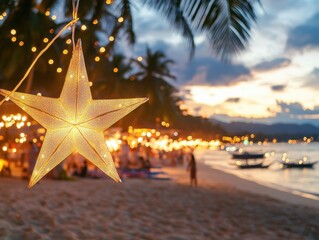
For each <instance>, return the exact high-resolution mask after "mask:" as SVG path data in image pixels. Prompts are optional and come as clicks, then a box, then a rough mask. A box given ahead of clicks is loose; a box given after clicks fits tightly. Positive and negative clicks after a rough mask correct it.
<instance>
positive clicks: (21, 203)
mask: <svg viewBox="0 0 319 240" xmlns="http://www.w3.org/2000/svg"><path fill="white" fill-rule="evenodd" d="M198 167H199V173H198V174H199V187H197V188H195V187H190V186H189V185H188V178H187V177H188V175H187V174H188V173H187V172H186V171H185V169H184V168H180V167H179V168H165V169H164V170H165V171H167V172H169V173H170V174H171V176H172V177H173V178H174V180H173V181H159V180H142V179H128V180H125V181H124V182H123V183H122V184H117V183H114V182H113V181H111V180H108V179H79V180H75V181H57V180H47V179H44V180H41V181H40V183H39V184H37V185H36V186H35V187H33V188H32V189H28V188H27V182H26V181H23V180H20V179H14V178H1V179H0V192H1V194H0V206H1V207H0V216H1V218H0V239H32V240H33V239H59V240H60V239H61V240H63V239H167V240H182V239H231V240H234V239H258V240H259V239H271V240H275V239H285V238H287V239H288V238H289V240H292V239H296V240H297V239H298V240H300V239H318V238H319V227H318V223H319V208H316V206H313V207H309V206H306V205H307V204H306V205H305V204H303V203H302V202H299V203H298V204H292V203H290V202H291V201H289V202H288V203H286V202H283V201H280V200H278V199H276V198H275V197H273V196H271V194H262V193H258V194H252V193H251V192H247V191H245V189H241V188H239V187H238V186H237V185H238V182H240V181H244V180H241V179H239V178H238V179H236V181H237V183H236V182H235V183H234V182H232V180H231V179H229V175H228V174H224V173H222V172H219V171H216V170H211V169H209V168H208V167H205V166H203V165H201V164H198ZM207 174H208V175H207ZM230 178H231V177H230ZM225 179H228V180H227V181H226V180H225ZM244 182H245V181H244ZM239 185H240V183H239ZM255 187H256V186H255ZM257 188H258V186H257ZM278 192H279V191H278ZM286 194H288V193H286ZM288 196H290V197H291V198H294V197H295V196H293V195H291V194H288Z"/></svg>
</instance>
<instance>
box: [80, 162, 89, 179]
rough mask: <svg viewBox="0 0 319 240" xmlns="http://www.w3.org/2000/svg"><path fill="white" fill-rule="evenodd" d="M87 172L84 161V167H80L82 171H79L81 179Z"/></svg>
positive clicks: (86, 165) (86, 164)
mask: <svg viewBox="0 0 319 240" xmlns="http://www.w3.org/2000/svg"><path fill="white" fill-rule="evenodd" d="M87 171H88V163H87V161H86V160H84V165H83V166H82V169H81V175H80V176H81V177H86V174H87Z"/></svg>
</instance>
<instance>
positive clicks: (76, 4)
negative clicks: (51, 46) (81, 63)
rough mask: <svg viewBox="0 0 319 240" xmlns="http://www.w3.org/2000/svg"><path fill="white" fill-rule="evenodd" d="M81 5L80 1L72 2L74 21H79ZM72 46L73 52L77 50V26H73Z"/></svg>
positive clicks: (74, 0) (73, 0)
mask: <svg viewBox="0 0 319 240" xmlns="http://www.w3.org/2000/svg"><path fill="white" fill-rule="evenodd" d="M75 2H76V3H75ZM79 3H80V0H72V8H73V11H72V17H73V20H74V19H78V11H79ZM72 44H73V50H74V49H75V24H73V25H72Z"/></svg>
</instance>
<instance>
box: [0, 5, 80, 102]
mask: <svg viewBox="0 0 319 240" xmlns="http://www.w3.org/2000/svg"><path fill="white" fill-rule="evenodd" d="M75 1H76V0H72V5H73V14H72V15H73V19H72V21H70V22H69V23H68V24H67V25H65V26H64V27H63V28H62V29H61V30H60V31H59V32H58V34H57V35H56V36H55V37H54V38H53V39H52V40H51V41H50V42H49V43H48V44H47V45H46V47H45V48H43V49H42V50H41V52H40V53H39V54H38V56H37V57H36V58H35V59H34V60H33V62H32V63H31V65H30V67H29V68H28V70H27V71H26V73H25V74H24V76H23V78H22V79H21V80H20V82H19V83H18V84H17V85H16V86H15V88H14V89H13V90H12V91H11V92H10V93H9V94H8V95H7V96H5V97H4V98H3V99H2V100H1V102H0V106H1V105H2V104H3V103H4V102H5V101H7V100H9V98H10V96H11V95H12V94H13V93H15V92H16V91H17V89H18V88H19V87H20V86H21V84H22V83H23V82H24V80H25V79H26V78H27V77H28V75H29V74H30V72H31V70H32V68H33V67H34V65H35V64H36V62H37V61H38V60H39V58H40V57H41V56H42V55H43V54H44V53H45V52H46V51H47V50H48V49H49V47H50V46H51V45H52V44H53V43H54V42H55V40H56V39H57V38H58V37H60V36H61V34H62V33H63V32H64V31H65V30H66V29H67V28H68V27H70V26H72V41H73V49H74V48H75V42H74V32H75V23H76V22H77V21H79V18H78V17H77V12H78V9H79V2H80V0H78V1H77V4H75Z"/></svg>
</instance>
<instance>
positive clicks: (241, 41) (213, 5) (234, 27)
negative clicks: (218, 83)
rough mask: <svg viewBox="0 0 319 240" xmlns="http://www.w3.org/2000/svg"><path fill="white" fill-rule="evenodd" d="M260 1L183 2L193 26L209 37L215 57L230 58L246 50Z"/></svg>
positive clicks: (190, 0) (217, 0)
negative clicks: (256, 5) (257, 3)
mask: <svg viewBox="0 0 319 240" xmlns="http://www.w3.org/2000/svg"><path fill="white" fill-rule="evenodd" d="M256 2H259V0H214V1H211V0H183V3H182V6H183V9H184V11H185V15H186V16H187V17H188V18H189V20H190V22H191V24H192V26H193V27H194V28H195V29H196V30H198V31H200V32H203V33H205V34H207V36H208V38H209V40H210V42H211V46H212V48H213V50H214V51H215V52H216V54H217V55H218V56H220V57H222V58H224V59H228V58H229V57H230V56H232V55H233V54H237V53H239V52H240V51H242V50H243V49H245V47H246V45H247V43H248V40H249V39H250V31H251V27H252V24H253V23H254V22H255V21H256V15H255V10H254V4H255V3H256Z"/></svg>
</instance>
